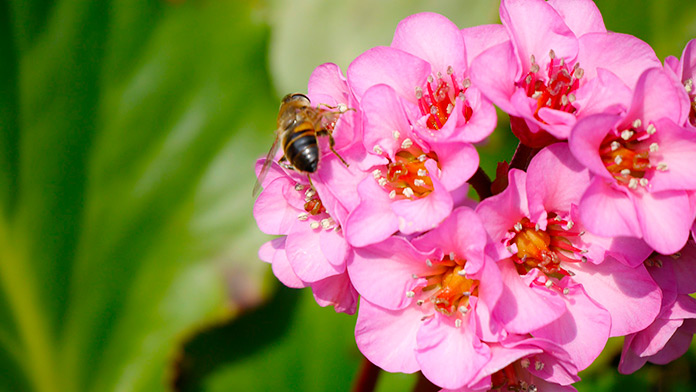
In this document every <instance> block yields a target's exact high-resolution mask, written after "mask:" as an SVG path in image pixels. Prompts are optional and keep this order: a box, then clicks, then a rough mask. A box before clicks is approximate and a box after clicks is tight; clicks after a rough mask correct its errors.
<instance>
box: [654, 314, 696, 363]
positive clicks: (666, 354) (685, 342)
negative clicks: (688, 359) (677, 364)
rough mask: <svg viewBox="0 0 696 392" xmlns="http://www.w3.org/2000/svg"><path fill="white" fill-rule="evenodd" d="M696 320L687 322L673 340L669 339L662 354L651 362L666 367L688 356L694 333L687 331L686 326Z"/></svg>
mask: <svg viewBox="0 0 696 392" xmlns="http://www.w3.org/2000/svg"><path fill="white" fill-rule="evenodd" d="M693 321H694V320H685V321H684V324H682V327H681V328H679V329H677V330H676V331H675V332H674V334H673V335H672V338H671V339H669V341H668V342H667V344H665V346H664V348H663V349H662V350H660V352H658V353H656V354H655V355H653V356H652V357H651V358H650V359H649V360H650V362H652V363H654V364H657V365H666V364H668V363H670V362H672V361H674V360H675V359H677V358H679V357H681V356H682V355H684V354H686V352H687V351H688V350H689V346H690V345H691V340H692V339H693V337H694V333H693V331H690V330H687V328H684V326H685V325H686V324H687V323H690V322H693Z"/></svg>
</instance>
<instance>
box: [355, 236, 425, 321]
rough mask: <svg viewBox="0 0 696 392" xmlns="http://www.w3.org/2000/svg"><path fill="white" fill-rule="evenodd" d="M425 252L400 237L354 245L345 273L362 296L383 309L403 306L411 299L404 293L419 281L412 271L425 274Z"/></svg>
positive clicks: (401, 307)
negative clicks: (367, 244) (371, 243)
mask: <svg viewBox="0 0 696 392" xmlns="http://www.w3.org/2000/svg"><path fill="white" fill-rule="evenodd" d="M429 256H430V254H428V253H421V252H419V251H417V250H416V249H415V248H414V247H413V246H411V244H410V243H409V242H408V241H406V240H405V239H403V238H401V237H391V238H388V239H387V240H385V241H384V242H381V243H379V244H375V245H370V246H367V247H364V248H357V249H355V252H354V256H353V260H352V261H350V262H349V264H348V273H349V274H350V278H351V281H352V282H353V285H354V286H355V289H356V290H357V291H358V293H360V295H362V296H363V297H364V298H365V299H367V300H369V301H370V302H372V303H374V304H376V305H379V306H381V307H384V308H386V309H393V310H397V309H403V308H404V307H406V306H408V305H409V304H411V303H412V302H413V300H412V298H409V297H408V296H407V295H406V293H407V292H409V291H411V290H413V289H414V288H415V287H417V286H418V285H419V284H421V283H422V282H421V281H420V280H419V279H414V278H413V275H414V274H415V275H417V276H427V275H430V274H432V270H431V269H430V267H428V266H427V264H426V259H427V258H428V257H429ZM430 257H432V256H430Z"/></svg>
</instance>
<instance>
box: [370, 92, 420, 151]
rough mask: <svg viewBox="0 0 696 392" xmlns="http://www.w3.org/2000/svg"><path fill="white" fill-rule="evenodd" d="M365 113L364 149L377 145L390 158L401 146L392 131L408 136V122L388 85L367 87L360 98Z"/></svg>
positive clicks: (394, 93) (399, 140)
mask: <svg viewBox="0 0 696 392" xmlns="http://www.w3.org/2000/svg"><path fill="white" fill-rule="evenodd" d="M362 107H363V111H364V113H365V117H364V118H365V123H364V129H365V136H364V140H363V144H364V145H365V149H367V150H368V151H371V150H372V149H373V147H374V146H379V147H380V148H381V149H382V150H383V151H385V152H386V153H387V155H388V156H389V157H390V158H392V159H393V158H394V154H395V153H396V151H397V150H399V149H400V148H401V147H400V146H401V140H402V139H400V138H399V139H396V138H395V137H394V131H396V132H399V133H401V134H403V135H405V137H408V136H409V133H410V131H409V129H410V124H409V123H408V121H407V120H406V114H405V113H404V109H403V107H402V106H401V103H400V102H399V99H398V98H397V96H396V92H395V91H394V89H393V88H391V87H390V86H387V85H385V84H379V85H376V86H373V87H371V88H369V89H368V90H367V91H366V92H365V95H364V96H363V100H362Z"/></svg>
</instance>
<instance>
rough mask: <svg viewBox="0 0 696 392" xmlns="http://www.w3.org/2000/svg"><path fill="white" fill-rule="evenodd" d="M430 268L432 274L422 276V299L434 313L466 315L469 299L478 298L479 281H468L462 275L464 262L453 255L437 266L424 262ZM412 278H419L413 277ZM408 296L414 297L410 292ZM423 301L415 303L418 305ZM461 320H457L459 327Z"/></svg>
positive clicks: (464, 275)
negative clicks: (425, 300) (428, 303)
mask: <svg viewBox="0 0 696 392" xmlns="http://www.w3.org/2000/svg"><path fill="white" fill-rule="evenodd" d="M426 262H427V263H428V265H429V266H431V267H432V274H430V275H428V276H424V277H423V278H425V279H426V282H427V283H426V284H425V286H423V287H422V288H421V291H422V293H423V296H424V298H427V299H429V300H430V302H431V303H432V304H433V306H434V308H435V310H436V311H438V312H440V313H442V314H444V315H447V316H451V315H453V314H455V313H456V312H459V313H461V314H466V313H467V312H468V311H469V310H470V309H471V305H470V304H469V297H471V296H472V295H473V296H476V297H477V296H478V286H479V281H478V280H474V279H469V278H467V277H466V274H465V273H464V266H465V265H466V260H460V259H458V258H456V256H455V255H454V253H450V254H449V255H447V256H445V257H444V258H443V259H442V260H441V261H440V262H438V263H437V264H433V263H432V262H431V261H430V260H427V261H426ZM414 278H419V277H418V276H414ZM408 295H409V296H413V295H415V293H414V292H410V293H409V294H408ZM423 303H424V300H423V299H420V300H418V301H417V304H418V305H422V304H423ZM460 323H461V320H459V319H458V320H457V326H459V325H460Z"/></svg>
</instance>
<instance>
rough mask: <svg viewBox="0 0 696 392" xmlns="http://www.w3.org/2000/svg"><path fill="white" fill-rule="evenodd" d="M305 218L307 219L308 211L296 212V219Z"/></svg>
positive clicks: (301, 219) (302, 219) (304, 219)
mask: <svg viewBox="0 0 696 392" xmlns="http://www.w3.org/2000/svg"><path fill="white" fill-rule="evenodd" d="M307 219H309V214H308V213H306V212H301V213H299V214H297V220H300V221H306V220H307Z"/></svg>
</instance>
